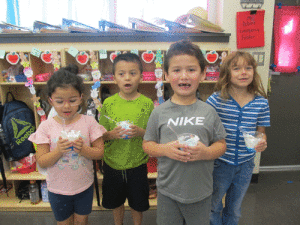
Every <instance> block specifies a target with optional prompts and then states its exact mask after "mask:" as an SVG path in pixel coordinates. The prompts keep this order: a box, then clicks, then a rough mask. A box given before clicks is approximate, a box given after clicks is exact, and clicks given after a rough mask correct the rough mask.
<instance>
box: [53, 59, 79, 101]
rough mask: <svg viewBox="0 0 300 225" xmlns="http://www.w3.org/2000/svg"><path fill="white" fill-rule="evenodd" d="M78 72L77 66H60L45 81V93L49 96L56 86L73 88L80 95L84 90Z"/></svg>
mask: <svg viewBox="0 0 300 225" xmlns="http://www.w3.org/2000/svg"><path fill="white" fill-rule="evenodd" d="M77 74H78V66H77V65H75V64H70V65H69V66H67V67H63V68H60V69H59V70H58V71H56V72H54V74H53V75H52V76H51V77H50V79H49V80H48V82H47V93H48V96H49V97H51V96H52V94H53V92H55V90H56V88H58V87H59V88H67V87H70V86H71V87H73V88H75V89H76V90H77V91H78V92H79V94H80V95H81V94H82V93H83V91H84V85H83V80H82V78H81V77H80V76H77Z"/></svg>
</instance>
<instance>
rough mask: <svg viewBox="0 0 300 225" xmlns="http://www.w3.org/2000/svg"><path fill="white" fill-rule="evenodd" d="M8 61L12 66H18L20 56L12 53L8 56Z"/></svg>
mask: <svg viewBox="0 0 300 225" xmlns="http://www.w3.org/2000/svg"><path fill="white" fill-rule="evenodd" d="M6 60H7V62H9V63H10V64H12V65H16V64H17V63H18V62H19V60H20V56H19V55H18V53H16V52H10V53H8V54H6Z"/></svg>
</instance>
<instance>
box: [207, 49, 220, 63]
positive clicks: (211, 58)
mask: <svg viewBox="0 0 300 225" xmlns="http://www.w3.org/2000/svg"><path fill="white" fill-rule="evenodd" d="M205 58H206V61H207V62H209V63H211V64H212V63H215V62H216V61H217V60H218V58H219V54H218V53H217V52H216V51H210V52H208V53H206V56H205Z"/></svg>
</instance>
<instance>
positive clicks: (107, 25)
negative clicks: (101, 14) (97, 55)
mask: <svg viewBox="0 0 300 225" xmlns="http://www.w3.org/2000/svg"><path fill="white" fill-rule="evenodd" d="M99 29H100V30H101V31H122V32H124V31H132V29H129V28H127V27H124V26H121V25H118V24H116V23H112V22H109V21H107V20H100V21H99Z"/></svg>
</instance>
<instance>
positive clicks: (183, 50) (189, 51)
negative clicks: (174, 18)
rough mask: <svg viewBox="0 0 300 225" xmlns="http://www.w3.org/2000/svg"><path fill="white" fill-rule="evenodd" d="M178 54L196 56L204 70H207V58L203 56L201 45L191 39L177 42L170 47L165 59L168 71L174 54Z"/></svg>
mask: <svg viewBox="0 0 300 225" xmlns="http://www.w3.org/2000/svg"><path fill="white" fill-rule="evenodd" d="M177 55H190V56H195V57H196V58H197V60H198V62H199V65H200V68H201V71H202V72H203V71H204V70H205V67H206V66H207V62H206V59H205V57H204V56H203V54H202V51H201V49H200V48H199V46H198V45H195V44H193V43H192V42H190V41H186V40H182V41H178V42H175V43H173V44H172V45H171V46H170V48H169V50H168V52H167V54H166V58H165V61H164V70H165V72H167V73H168V71H169V66H170V60H171V58H172V57H174V56H177Z"/></svg>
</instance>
